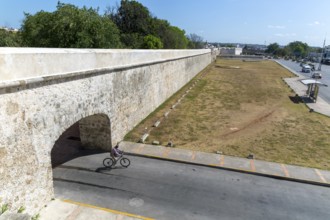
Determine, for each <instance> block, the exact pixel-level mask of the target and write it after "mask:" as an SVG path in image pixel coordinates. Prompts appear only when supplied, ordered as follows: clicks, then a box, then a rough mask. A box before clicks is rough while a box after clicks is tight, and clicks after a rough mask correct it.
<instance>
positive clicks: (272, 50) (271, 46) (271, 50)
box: [265, 43, 280, 54]
mask: <svg viewBox="0 0 330 220" xmlns="http://www.w3.org/2000/svg"><path fill="white" fill-rule="evenodd" d="M279 48H280V45H278V43H272V44H269V45H268V46H267V49H266V50H265V52H266V53H269V54H275V53H276V51H277V50H278V49H279Z"/></svg>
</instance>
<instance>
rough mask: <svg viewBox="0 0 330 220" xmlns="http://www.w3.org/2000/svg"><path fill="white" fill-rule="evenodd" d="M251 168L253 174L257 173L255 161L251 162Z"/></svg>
mask: <svg viewBox="0 0 330 220" xmlns="http://www.w3.org/2000/svg"><path fill="white" fill-rule="evenodd" d="M250 167H251V170H252V171H253V172H255V171H256V167H255V166H254V160H250Z"/></svg>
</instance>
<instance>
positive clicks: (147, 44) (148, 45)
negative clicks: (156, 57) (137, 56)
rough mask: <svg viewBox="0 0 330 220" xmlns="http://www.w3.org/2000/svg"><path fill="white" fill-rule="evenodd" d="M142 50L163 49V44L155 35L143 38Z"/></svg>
mask: <svg viewBox="0 0 330 220" xmlns="http://www.w3.org/2000/svg"><path fill="white" fill-rule="evenodd" d="M142 48H144V49H162V48H163V43H162V41H161V40H160V39H159V38H158V37H155V36H153V35H148V36H145V37H144V38H143V45H142Z"/></svg>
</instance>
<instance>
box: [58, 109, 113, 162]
mask: <svg viewBox="0 0 330 220" xmlns="http://www.w3.org/2000/svg"><path fill="white" fill-rule="evenodd" d="M110 150H111V131H110V121H109V118H108V116H107V115H104V114H96V115H92V116H88V117H85V118H82V119H81V120H79V121H78V122H76V123H74V124H73V125H71V126H70V127H69V128H68V129H66V130H65V132H63V133H62V135H61V136H60V137H59V138H58V139H57V141H56V142H55V144H54V146H53V148H52V150H51V163H52V167H53V168H55V167H57V166H59V165H61V164H63V163H66V162H68V161H70V160H73V159H75V158H77V157H82V156H86V155H91V154H98V153H104V152H106V151H110Z"/></svg>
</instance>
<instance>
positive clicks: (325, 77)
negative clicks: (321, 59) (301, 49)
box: [276, 59, 330, 104]
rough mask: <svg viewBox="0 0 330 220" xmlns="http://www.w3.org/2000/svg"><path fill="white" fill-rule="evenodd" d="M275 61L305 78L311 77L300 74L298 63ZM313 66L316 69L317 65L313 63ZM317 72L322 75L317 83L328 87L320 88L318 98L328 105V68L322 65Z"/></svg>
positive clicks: (306, 74)
mask: <svg viewBox="0 0 330 220" xmlns="http://www.w3.org/2000/svg"><path fill="white" fill-rule="evenodd" d="M276 61H278V62H280V63H281V64H283V65H285V66H287V67H289V68H291V69H293V70H295V71H296V72H297V73H299V74H300V75H303V76H306V77H311V73H303V72H301V69H302V68H301V66H300V63H297V62H292V61H290V60H283V59H279V60H276ZM314 64H315V69H317V68H318V66H319V64H318V63H314ZM317 72H321V74H322V79H320V80H319V81H320V82H322V83H324V84H326V85H328V87H321V88H320V91H319V96H320V97H321V98H323V99H324V100H325V101H326V102H328V103H329V104H330V66H329V65H324V64H322V67H321V71H317Z"/></svg>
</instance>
